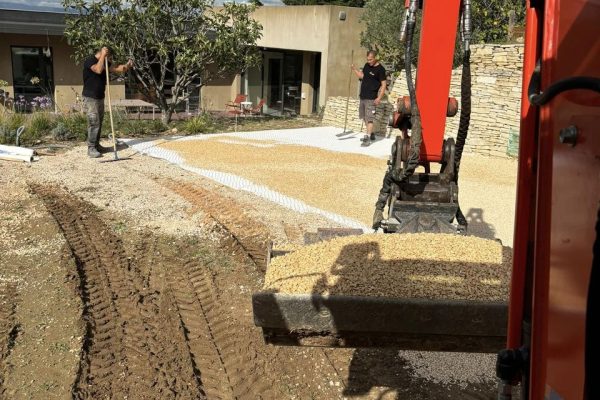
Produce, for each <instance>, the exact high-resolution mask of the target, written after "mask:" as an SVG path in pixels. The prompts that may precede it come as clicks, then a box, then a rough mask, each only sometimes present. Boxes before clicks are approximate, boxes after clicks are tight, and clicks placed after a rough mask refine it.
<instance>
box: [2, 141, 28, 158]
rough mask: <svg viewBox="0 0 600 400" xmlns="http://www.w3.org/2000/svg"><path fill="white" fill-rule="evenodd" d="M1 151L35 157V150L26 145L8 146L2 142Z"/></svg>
mask: <svg viewBox="0 0 600 400" xmlns="http://www.w3.org/2000/svg"><path fill="white" fill-rule="evenodd" d="M0 152H3V153H8V154H18V155H22V156H30V157H33V150H32V149H27V148H25V147H17V146H7V145H4V144H0Z"/></svg>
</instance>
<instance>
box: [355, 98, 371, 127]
mask: <svg viewBox="0 0 600 400" xmlns="http://www.w3.org/2000/svg"><path fill="white" fill-rule="evenodd" d="M358 118H360V119H362V120H365V121H366V122H373V121H375V100H366V99H360V104H359V105H358Z"/></svg>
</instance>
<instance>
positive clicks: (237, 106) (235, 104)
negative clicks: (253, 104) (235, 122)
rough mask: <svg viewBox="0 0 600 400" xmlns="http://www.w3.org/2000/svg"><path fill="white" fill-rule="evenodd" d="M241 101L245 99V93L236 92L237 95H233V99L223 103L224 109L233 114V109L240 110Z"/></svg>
mask: <svg viewBox="0 0 600 400" xmlns="http://www.w3.org/2000/svg"><path fill="white" fill-rule="evenodd" d="M242 101H246V95H245V94H238V95H237V96H235V100H233V101H230V102H229V103H227V104H225V110H226V111H227V112H228V113H230V114H234V113H233V112H232V111H234V110H238V111H241V108H242V107H241V105H242Z"/></svg>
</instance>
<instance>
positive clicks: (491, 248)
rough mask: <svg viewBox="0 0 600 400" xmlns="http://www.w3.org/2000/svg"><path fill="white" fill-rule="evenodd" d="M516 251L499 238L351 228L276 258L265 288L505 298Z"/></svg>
mask: <svg viewBox="0 0 600 400" xmlns="http://www.w3.org/2000/svg"><path fill="white" fill-rule="evenodd" d="M511 253H512V252H511V250H510V249H508V248H503V247H502V245H500V244H499V243H498V242H496V241H493V240H487V239H481V238H476V237H462V236H458V235H447V234H431V233H420V234H396V235H380V234H369V235H360V236H347V237H342V238H336V239H333V240H331V241H328V242H320V243H317V244H314V245H311V246H306V247H304V248H301V249H299V250H298V251H295V252H293V253H289V254H286V255H285V256H281V257H277V258H274V259H273V261H272V262H271V264H270V265H269V267H268V269H267V274H266V277H265V285H264V289H265V290H267V291H274V292H280V293H319V294H328V295H332V294H343V295H362V296H377V297H396V298H443V299H468V300H496V301H504V300H506V299H507V298H508V287H509V280H510V268H511V261H512V259H511Z"/></svg>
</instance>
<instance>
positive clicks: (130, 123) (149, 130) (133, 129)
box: [115, 120, 167, 136]
mask: <svg viewBox="0 0 600 400" xmlns="http://www.w3.org/2000/svg"><path fill="white" fill-rule="evenodd" d="M115 129H116V128H115ZM118 130H119V131H120V132H122V133H123V134H124V135H126V136H140V135H152V134H157V133H160V132H164V131H165V130H167V126H166V125H165V124H164V123H163V122H162V121H160V120H150V121H144V120H125V121H123V122H122V123H121V124H120V125H119V127H118Z"/></svg>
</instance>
